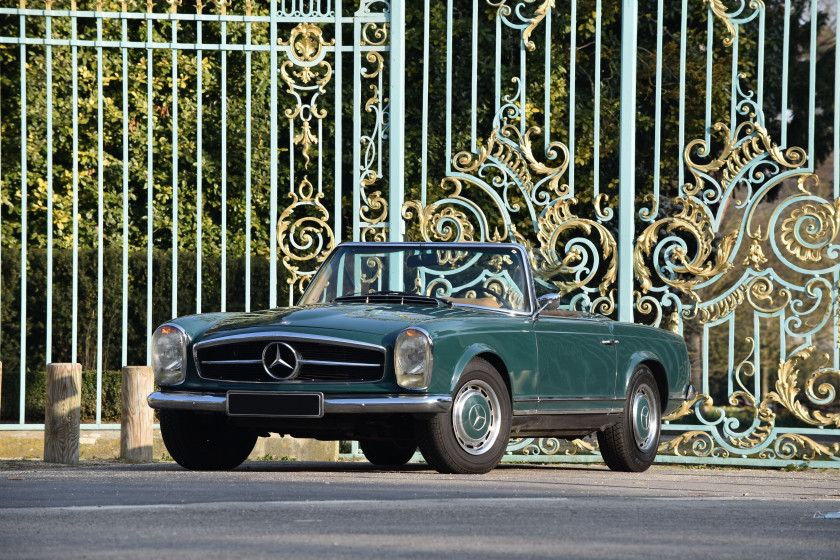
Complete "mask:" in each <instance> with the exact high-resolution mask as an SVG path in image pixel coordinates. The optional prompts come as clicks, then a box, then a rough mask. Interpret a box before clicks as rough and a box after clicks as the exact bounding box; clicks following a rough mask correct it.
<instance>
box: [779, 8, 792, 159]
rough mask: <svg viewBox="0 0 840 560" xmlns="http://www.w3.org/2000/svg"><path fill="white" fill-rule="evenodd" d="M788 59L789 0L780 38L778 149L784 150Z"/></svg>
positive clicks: (785, 144) (786, 118) (785, 145)
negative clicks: (780, 67) (779, 133)
mask: <svg viewBox="0 0 840 560" xmlns="http://www.w3.org/2000/svg"><path fill="white" fill-rule="evenodd" d="M789 59H790V0H785V27H784V36H783V38H782V108H781V112H780V114H781V116H782V122H781V125H782V134H781V141H782V142H781V145H780V147H782V148H786V147H787V145H788V143H787V122H788V60H789Z"/></svg>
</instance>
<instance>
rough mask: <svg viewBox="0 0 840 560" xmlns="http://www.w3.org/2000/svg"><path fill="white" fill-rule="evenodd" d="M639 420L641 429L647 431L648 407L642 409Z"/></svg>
mask: <svg viewBox="0 0 840 560" xmlns="http://www.w3.org/2000/svg"><path fill="white" fill-rule="evenodd" d="M640 420H641V422H642V429H643V430H647V429H649V428H650V409H649V408H648V407H645V408H644V409H642V414H641V418H640Z"/></svg>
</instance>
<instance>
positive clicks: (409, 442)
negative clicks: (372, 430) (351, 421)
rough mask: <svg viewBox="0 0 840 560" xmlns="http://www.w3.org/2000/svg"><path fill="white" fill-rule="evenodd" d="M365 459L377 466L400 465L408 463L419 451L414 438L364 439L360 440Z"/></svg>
mask: <svg viewBox="0 0 840 560" xmlns="http://www.w3.org/2000/svg"><path fill="white" fill-rule="evenodd" d="M359 446H360V447H361V448H362V453H364V454H365V459H367V460H368V461H370V462H371V463H373V464H374V465H376V466H379V467H385V466H392V467H399V466H401V465H404V464H406V463H408V462H409V461H410V460H411V458H412V457H413V456H414V452H415V451H417V442H416V441H415V440H414V438H409V439H404V440H388V441H380V440H372V439H368V440H362V441H360V442H359Z"/></svg>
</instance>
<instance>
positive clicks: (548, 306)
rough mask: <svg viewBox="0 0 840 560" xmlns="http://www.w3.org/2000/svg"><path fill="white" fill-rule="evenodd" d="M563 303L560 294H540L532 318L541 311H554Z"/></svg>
mask: <svg viewBox="0 0 840 560" xmlns="http://www.w3.org/2000/svg"><path fill="white" fill-rule="evenodd" d="M562 304H563V296H561V295H560V294H546V295H544V296H540V298H539V299H538V300H537V311H536V312H535V313H534V318H535V319H536V317H537V315H539V314H540V313H542V312H543V311H554V310H555V309H557V308H558V307H560V306H561V305H562Z"/></svg>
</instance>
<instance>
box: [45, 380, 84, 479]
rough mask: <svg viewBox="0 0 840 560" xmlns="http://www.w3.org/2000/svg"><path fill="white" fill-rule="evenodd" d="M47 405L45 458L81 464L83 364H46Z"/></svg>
mask: <svg viewBox="0 0 840 560" xmlns="http://www.w3.org/2000/svg"><path fill="white" fill-rule="evenodd" d="M44 405H45V410H44V461H46V462H48V463H63V464H65V465H78V464H79V413H80V412H81V406H82V365H81V364H47V395H46V402H45V403H44Z"/></svg>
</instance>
